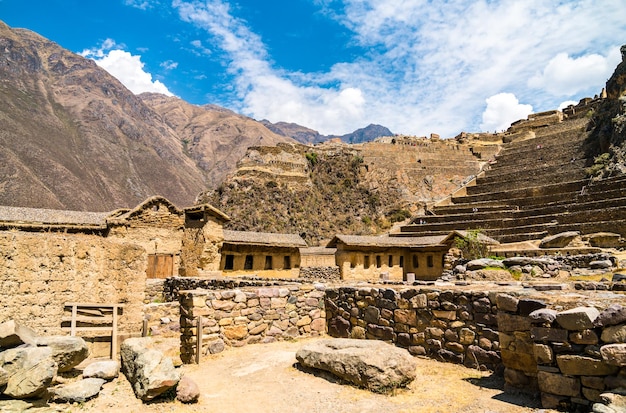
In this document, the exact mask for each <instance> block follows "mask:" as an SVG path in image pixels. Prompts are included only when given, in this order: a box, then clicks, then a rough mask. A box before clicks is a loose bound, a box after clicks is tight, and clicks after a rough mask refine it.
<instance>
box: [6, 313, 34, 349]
mask: <svg viewBox="0 0 626 413" xmlns="http://www.w3.org/2000/svg"><path fill="white" fill-rule="evenodd" d="M36 340H37V333H35V332H34V331H33V330H31V329H30V328H28V327H26V326H23V325H20V324H17V323H16V322H15V321H14V320H9V321H5V322H4V323H0V351H2V349H8V348H13V347H17V346H19V345H22V344H29V345H31V346H34V345H35V341H36Z"/></svg>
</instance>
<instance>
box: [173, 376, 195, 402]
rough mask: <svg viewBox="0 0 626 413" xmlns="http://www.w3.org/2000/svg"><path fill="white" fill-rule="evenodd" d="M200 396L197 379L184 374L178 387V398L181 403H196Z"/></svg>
mask: <svg viewBox="0 0 626 413" xmlns="http://www.w3.org/2000/svg"><path fill="white" fill-rule="evenodd" d="M199 398H200V388H199V387H198V385H197V384H196V382H195V381H193V380H192V379H190V378H189V377H187V376H183V378H182V379H180V381H179V382H178V387H176V400H178V401H179V402H181V403H196V402H197V401H198V399H199Z"/></svg>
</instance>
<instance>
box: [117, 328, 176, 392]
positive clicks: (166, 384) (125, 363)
mask: <svg viewBox="0 0 626 413" xmlns="http://www.w3.org/2000/svg"><path fill="white" fill-rule="evenodd" d="M120 353H121V357H122V371H123V372H124V374H125V375H126V378H127V379H128V381H129V382H130V384H131V386H132V388H133V391H134V392H135V396H136V397H137V398H138V399H141V400H143V401H148V400H152V399H154V398H155V397H158V396H159V395H161V394H163V393H164V392H166V391H168V390H169V389H171V388H172V387H174V386H176V385H177V384H178V381H179V380H180V374H179V372H177V371H176V370H175V369H174V364H173V363H172V359H171V358H169V357H165V356H164V355H163V353H162V352H160V351H158V350H155V349H154V348H153V343H152V339H151V338H150V337H141V338H129V339H127V340H125V341H124V342H123V343H122V346H121V351H120Z"/></svg>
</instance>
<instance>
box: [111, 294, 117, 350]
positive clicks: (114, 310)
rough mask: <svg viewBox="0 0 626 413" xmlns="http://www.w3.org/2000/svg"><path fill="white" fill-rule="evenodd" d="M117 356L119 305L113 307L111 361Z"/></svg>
mask: <svg viewBox="0 0 626 413" xmlns="http://www.w3.org/2000/svg"><path fill="white" fill-rule="evenodd" d="M116 354H117V305H114V306H113V331H112V332H111V360H115V355H116Z"/></svg>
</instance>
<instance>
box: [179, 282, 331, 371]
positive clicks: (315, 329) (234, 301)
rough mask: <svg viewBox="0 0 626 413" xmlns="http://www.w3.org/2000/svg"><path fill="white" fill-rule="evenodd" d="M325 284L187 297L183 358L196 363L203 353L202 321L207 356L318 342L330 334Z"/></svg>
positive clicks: (201, 292)
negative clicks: (309, 339) (306, 339)
mask: <svg viewBox="0 0 626 413" xmlns="http://www.w3.org/2000/svg"><path fill="white" fill-rule="evenodd" d="M324 290H325V287H324V285H323V284H302V285H298V284H283V285H282V286H269V287H260V288H259V287H256V288H241V289H233V290H229V289H226V290H193V291H181V292H180V296H179V301H180V328H181V335H180V341H181V344H180V357H181V360H182V361H183V363H191V362H193V360H194V359H195V357H196V353H197V346H198V344H197V335H198V330H197V325H198V324H197V323H198V318H200V317H201V319H202V333H201V336H202V348H201V350H200V351H201V354H207V353H217V352H220V351H222V350H223V349H224V347H225V346H236V347H238V346H243V345H246V344H253V343H260V342H272V341H275V340H281V339H287V338H294V337H301V336H317V335H320V334H323V333H324V332H325V330H326V320H325V311H324V294H325V293H324Z"/></svg>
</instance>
